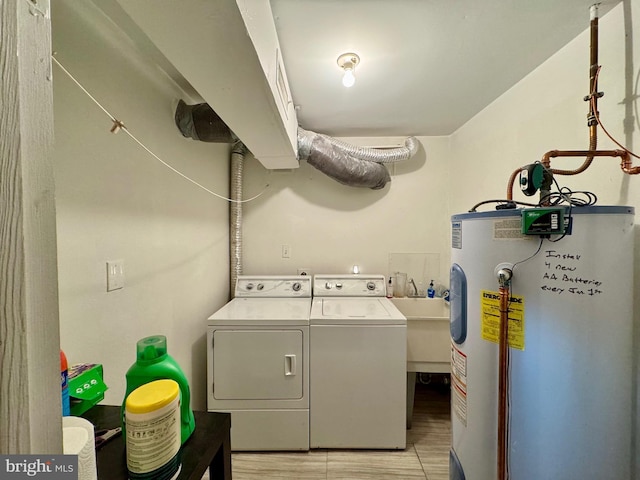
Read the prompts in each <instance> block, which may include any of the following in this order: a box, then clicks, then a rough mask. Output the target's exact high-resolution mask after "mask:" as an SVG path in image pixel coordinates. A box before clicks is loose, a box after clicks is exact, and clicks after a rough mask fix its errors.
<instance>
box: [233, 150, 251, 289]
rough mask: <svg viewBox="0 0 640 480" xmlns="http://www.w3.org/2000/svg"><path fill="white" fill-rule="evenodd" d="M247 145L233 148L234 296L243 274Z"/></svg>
mask: <svg viewBox="0 0 640 480" xmlns="http://www.w3.org/2000/svg"><path fill="white" fill-rule="evenodd" d="M246 153H247V147H245V145H244V143H242V142H240V141H238V142H236V143H235V144H234V145H233V148H232V149H231V173H230V185H229V197H230V198H231V200H232V201H231V202H229V285H230V292H229V297H230V298H233V297H234V294H235V289H236V281H237V280H238V275H242V202H241V200H242V177H243V172H244V157H245V155H246Z"/></svg>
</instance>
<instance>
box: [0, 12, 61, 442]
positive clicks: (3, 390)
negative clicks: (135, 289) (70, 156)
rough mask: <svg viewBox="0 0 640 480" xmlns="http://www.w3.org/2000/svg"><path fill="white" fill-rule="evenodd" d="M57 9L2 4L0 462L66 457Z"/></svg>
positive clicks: (0, 112)
mask: <svg viewBox="0 0 640 480" xmlns="http://www.w3.org/2000/svg"><path fill="white" fill-rule="evenodd" d="M50 11H51V10H50V5H49V0H0V68H2V72H1V73H2V76H1V77H0V453H1V454H12V453H15V454H55V453H62V420H61V399H60V398H61V397H60V373H59V371H60V370H59V362H60V360H59V359H60V353H59V349H60V334H59V324H58V274H57V261H56V221H55V220H56V219H55V200H54V198H55V197H54V193H55V192H54V177H53V163H52V150H53V88H52V78H51V15H50Z"/></svg>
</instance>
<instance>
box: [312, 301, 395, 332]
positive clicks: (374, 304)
mask: <svg viewBox="0 0 640 480" xmlns="http://www.w3.org/2000/svg"><path fill="white" fill-rule="evenodd" d="M309 322H310V324H311V325H339V324H347V325H356V324H364V325H376V324H379V325H391V324H398V325H406V323H407V319H406V318H405V317H404V315H402V313H400V311H399V310H398V309H397V308H396V306H395V305H394V304H393V303H391V301H390V300H389V299H387V298H384V297H382V298H380V297H374V298H366V297H365V298H362V297H323V298H318V297H317V298H314V299H313V303H312V305H311V318H310V320H309Z"/></svg>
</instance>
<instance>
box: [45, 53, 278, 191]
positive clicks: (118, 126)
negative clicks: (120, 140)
mask: <svg viewBox="0 0 640 480" xmlns="http://www.w3.org/2000/svg"><path fill="white" fill-rule="evenodd" d="M51 58H52V59H53V61H54V62H55V63H56V65H58V67H60V68H61V69H62V71H63V72H64V73H66V74H67V76H68V77H69V78H70V79H71V80H72V81H73V82H74V83H75V84H76V85H77V86H78V87H79V88H80V90H82V91H83V92H84V93H85V94H86V95H87V96H88V97H89V98H90V99H91V100H92V101H93V103H95V104H96V105H97V106H98V107H99V108H100V109H101V110H102V111H103V112H104V113H105V114H106V115H107V116H108V117H109V118H110V119H111V121H112V122H113V127H112V128H111V133H118V132H119V131H120V130H122V131H124V132H125V133H126V134H127V135H129V137H131V139H132V140H133V141H134V142H136V143H137V144H138V145H140V147H142V148H143V149H144V150H145V151H146V152H147V153H148V154H149V155H151V156H152V157H153V158H155V159H156V160H158V161H159V162H160V163H161V164H162V165H164V166H165V167H167V168H168V169H169V170H171V171H172V172H174V173H176V174H177V175H179V176H181V177H182V178H184V179H185V180H188V181H189V182H191V183H193V184H194V185H195V186H196V187H199V188H201V189H202V190H204V191H205V192H207V193H209V194H211V195H213V196H214V197H218V198H220V199H222V200H226V201H227V202H231V203H247V202H250V201H252V200H255V199H256V198H258V197H260V196H261V195H262V194H263V193H264V192H265V191H266V190H267V188H269V184H268V183H267V184H266V185H265V186H264V188H263V189H262V191H261V192H260V193H258V194H257V195H254V196H253V197H251V198H247V199H245V200H235V199H233V198H228V197H225V196H224V195H220V194H218V193H216V192H214V191H212V190H209V189H208V188H207V187H205V186H203V185H201V184H199V183H198V182H196V181H195V180H193V179H191V178H189V177H187V176H186V175H185V174H184V173H182V172H180V171H178V170H176V169H175V168H174V167H172V166H171V165H169V164H168V163H167V162H165V161H164V160H162V159H161V158H160V157H159V156H158V155H156V154H155V153H153V152H152V151H151V150H150V149H149V148H148V147H147V146H146V145H145V144H144V143H142V142H141V141H140V140H138V139H137V138H136V136H135V135H134V134H133V133H131V132H130V131H129V129H128V128H127V127H126V126H125V125H124V123H122V122H121V121H120V120H118V119H116V117H114V116H113V115H111V113H109V111H108V110H107V109H106V108H104V107H103V106H102V105H101V104H100V102H98V100H96V98H95V97H94V96H93V95H91V94H90V93H89V92H88V91H87V89H86V88H84V87H83V86H82V84H81V83H80V82H79V81H78V80H76V79H75V77H74V76H73V75H71V73H70V72H69V71H68V70H67V69H66V68H64V66H63V65H62V64H61V63H60V62H59V61H58V60H57V59H56V57H54V56H53V55H52V56H51Z"/></svg>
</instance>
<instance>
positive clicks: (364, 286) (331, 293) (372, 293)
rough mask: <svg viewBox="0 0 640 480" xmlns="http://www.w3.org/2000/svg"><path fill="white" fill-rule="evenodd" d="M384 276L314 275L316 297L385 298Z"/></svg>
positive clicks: (314, 293) (314, 294)
mask: <svg viewBox="0 0 640 480" xmlns="http://www.w3.org/2000/svg"><path fill="white" fill-rule="evenodd" d="M385 295H386V287H385V283H384V275H361V274H356V275H322V274H318V275H314V277H313V296H314V297H384V296H385Z"/></svg>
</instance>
